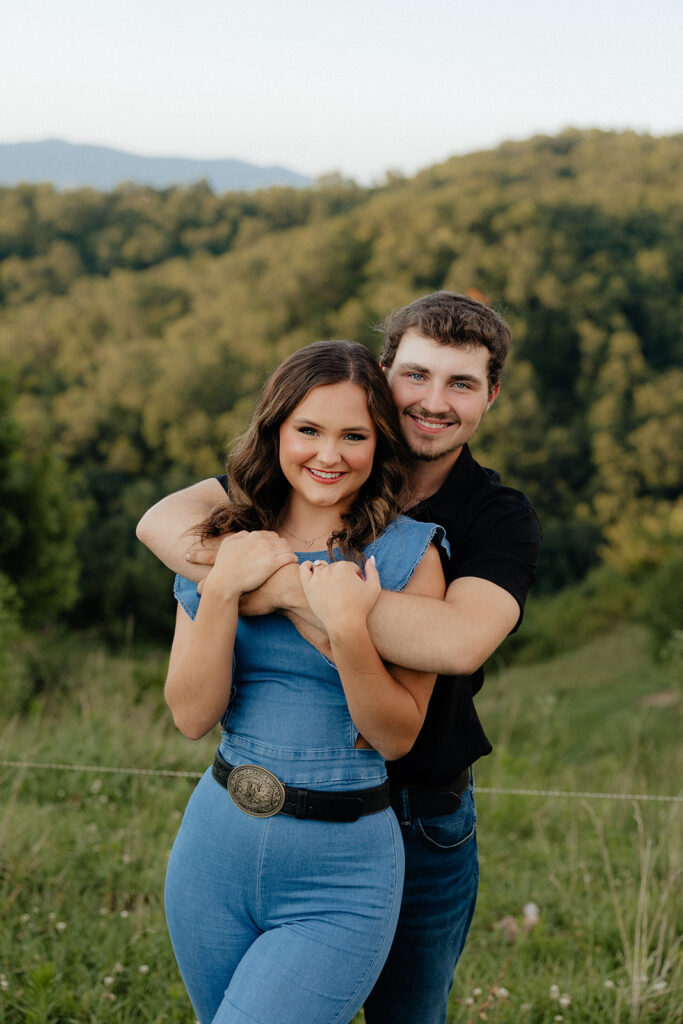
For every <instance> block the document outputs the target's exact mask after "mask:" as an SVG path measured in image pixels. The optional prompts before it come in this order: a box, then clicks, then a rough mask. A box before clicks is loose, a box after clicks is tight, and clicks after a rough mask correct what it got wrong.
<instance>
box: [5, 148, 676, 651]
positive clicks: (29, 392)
mask: <svg viewBox="0 0 683 1024" xmlns="http://www.w3.org/2000/svg"><path fill="white" fill-rule="evenodd" d="M682 164H683V136H681V135H677V136H671V137H666V138H657V139H655V138H652V137H649V136H647V135H638V134H636V133H633V132H626V133H606V132H600V131H597V130H596V131H574V130H568V131H566V132H563V133H562V134H561V135H559V136H556V137H545V136H541V137H535V138H532V139H529V140H527V141H525V142H515V143H506V144H504V145H502V146H500V147H498V148H497V149H495V150H493V151H488V152H480V153H473V154H470V155H468V156H461V157H455V158H453V159H451V160H449V161H447V162H445V163H443V164H440V165H438V166H435V167H431V168H429V169H427V170H425V171H423V172H421V173H420V174H418V175H417V176H415V177H414V178H412V179H404V178H402V177H401V176H399V175H395V174H393V175H388V176H387V179H386V181H385V182H384V184H383V185H381V186H377V187H374V188H361V187H359V186H357V185H356V184H355V183H353V182H351V181H346V180H344V179H342V178H340V177H336V176H330V177H327V178H324V179H321V180H319V181H318V182H317V183H316V185H315V186H314V187H312V188H310V189H305V190H295V189H289V188H273V189H270V190H267V191H262V192H256V193H226V194H224V195H215V194H214V193H213V192H212V191H211V189H210V188H209V187H208V186H207V185H206V184H205V183H199V184H197V185H194V186H184V187H177V188H170V189H166V190H163V191H155V190H153V189H151V188H147V187H138V186H132V185H127V186H121V187H120V188H118V189H116V190H115V191H113V192H111V193H100V192H96V191H94V190H91V189H81V190H77V191H72V192H57V191H55V190H54V189H53V188H52V187H51V186H50V185H37V186H36V185H25V186H20V187H16V188H4V189H0V301H1V303H2V309H1V311H0V361H1V363H2V368H3V369H2V377H1V378H0V479H2V490H3V499H2V510H1V512H0V516H1V519H0V571H1V572H2V573H3V574H4V581H3V586H2V588H1V590H2V598H1V599H0V633H1V634H2V637H0V639H2V638H3V637H4V638H5V639H7V638H8V637H10V635H14V634H15V633H16V631H17V630H19V631H21V629H22V628H26V627H31V628H35V627H43V628H46V627H52V628H54V626H55V624H57V625H58V626H59V625H60V624H61V627H62V628H64V627H66V628H70V629H73V628H78V629H83V628H90V629H96V630H98V631H99V632H100V633H101V634H102V635H103V636H105V637H109V638H113V639H120V638H121V637H124V636H125V637H131V636H133V635H134V636H135V637H136V638H139V639H155V638H160V637H162V636H163V637H168V636H169V635H170V633H169V630H170V622H171V616H172V611H173V608H172V599H171V595H170V580H169V577H168V573H167V571H166V570H165V569H163V567H161V566H159V565H158V564H157V563H156V562H155V560H154V559H153V558H152V557H151V556H150V555H149V554H148V553H147V552H146V551H144V550H143V549H142V547H141V546H140V545H139V544H138V543H137V542H136V540H135V533H134V530H135V523H136V521H137V519H138V518H139V517H140V515H141V514H142V512H143V511H144V510H145V509H146V508H147V507H148V506H149V505H150V504H152V503H153V502H154V501H155V500H157V499H158V498H159V497H161V496H162V495H163V494H165V493H167V492H169V491H171V490H174V489H177V488H178V487H181V486H184V485H187V484H189V483H191V482H193V481H195V480H197V479H199V478H202V477H206V476H211V475H213V474H215V473H217V472H220V471H221V465H222V458H223V455H224V453H225V449H226V445H227V444H228V443H229V441H230V439H232V438H234V437H235V436H236V434H237V433H239V431H240V430H242V429H243V427H244V426H245V424H246V422H247V419H248V416H249V413H250V409H251V406H252V403H253V401H254V398H255V396H256V394H257V392H258V389H259V387H260V385H261V383H262V381H263V379H264V376H265V375H266V373H267V372H268V371H269V370H270V369H271V368H272V367H273V366H274V365H275V364H277V363H278V362H279V361H280V360H281V359H282V358H283V357H284V356H286V355H287V354H289V353H290V352H292V351H293V350H294V349H297V348H299V347H300V346H302V345H305V344H307V343H308V342H311V341H314V340H317V339H319V338H341V337H344V338H350V339H354V340H357V341H361V342H363V343H364V344H366V345H368V346H369V347H370V348H372V349H373V350H374V351H377V350H378V348H379V342H380V337H379V334H378V333H377V331H376V329H375V327H374V325H375V324H376V323H377V322H378V321H379V320H380V319H381V318H382V317H383V316H384V315H385V314H386V313H387V312H388V311H389V310H390V309H391V308H393V307H395V306H397V305H401V304H403V303H406V302H408V301H410V300H411V299H413V298H415V297H416V296H417V295H419V294H421V293H423V292H426V291H431V290H433V289H438V288H449V289H452V290H455V291H459V292H467V293H469V294H471V295H473V296H474V297H476V298H480V299H482V300H484V301H487V302H490V303H491V304H492V305H493V306H495V307H496V308H497V309H499V310H500V311H501V312H502V313H503V314H504V316H505V317H506V318H507V319H508V321H509V322H510V324H511V326H512V329H513V339H514V341H513V346H514V347H513V353H512V356H511V359H510V362H509V365H508V370H507V374H506V379H505V382H504V386H503V389H502V391H501V394H500V397H499V399H498V400H497V402H496V404H495V406H494V407H493V409H492V411H491V413H490V414H489V415H488V416H487V417H486V418H485V420H484V422H483V425H482V428H481V429H480V431H479V434H478V436H477V438H476V439H475V442H474V444H473V450H474V454H475V456H476V457H477V458H478V459H479V461H480V462H482V463H483V464H484V465H489V466H493V467H495V468H496V469H498V470H499V471H500V473H501V475H502V476H503V478H504V479H505V481H506V482H507V483H510V484H513V485H515V486H518V487H521V488H522V489H523V490H525V491H526V492H527V493H528V494H529V495H530V497H531V498H532V500H533V502H534V504H535V506H536V508H537V510H538V512H539V515H540V517H541V520H542V524H543V531H544V537H545V542H544V549H543V556H542V562H541V565H540V569H539V580H538V585H537V588H536V593H535V598H534V600H533V601H532V602H531V603H530V607H529V612H528V616H527V624H526V626H525V629H524V630H523V631H522V632H521V633H520V634H519V636H516V637H513V638H511V640H510V641H509V642H508V647H507V648H506V649H508V650H509V651H510V655H511V656H512V655H514V656H518V657H522V656H523V655H524V656H525V657H527V658H529V657H534V656H539V655H544V654H546V653H548V650H547V648H548V646H549V645H550V647H551V648H553V645H554V648H553V649H558V648H559V647H562V646H563V645H567V644H571V643H572V642H575V641H576V639H577V636H581V635H583V634H587V635H590V633H591V632H594V631H596V630H600V629H603V628H606V627H608V626H609V625H610V624H611V623H613V622H615V621H620V620H621V619H623V618H629V617H631V618H641V619H644V620H645V621H648V622H649V624H650V625H651V626H652V627H653V636H654V637H655V638H656V644H657V649H658V650H671V649H675V650H678V648H679V647H680V637H681V636H683V632H681V630H682V629H683V623H681V622H680V621H679V619H680V615H681V608H682V607H683V582H682V580H683V565H682V562H681V559H682V557H683V555H682V552H683V499H682V498H681V482H682V478H683V460H682V458H681V452H683V358H682V356H683V352H682V340H681V329H680V328H681V283H682V280H683V223H682V222H683V174H682V173H681V171H682ZM676 567H677V568H676ZM677 638H678V639H677ZM677 644H678V647H677V646H676V645H677ZM672 645H673V647H672ZM679 656H680V655H679Z"/></svg>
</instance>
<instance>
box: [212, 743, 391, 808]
mask: <svg viewBox="0 0 683 1024" xmlns="http://www.w3.org/2000/svg"><path fill="white" fill-rule="evenodd" d="M211 773H212V775H213V777H214V779H215V780H216V782H218V783H220V785H221V786H224V787H225V788H226V789H227V791H228V793H229V794H230V796H231V798H232V800H233V801H234V803H235V804H237V806H238V807H239V808H240V810H242V811H244V812H245V814H250V815H251V816H252V817H254V818H270V817H272V815H274V814H291V815H292V816H293V817H295V818H316V819H318V820H319V821H357V820H358V818H360V817H362V815H364V814H376V813H377V811H383V810H385V809H386V808H387V807H389V793H390V789H389V783H388V782H383V783H382V785H381V786H373V787H372V788H370V789H351V790H341V791H340V792H332V793H326V792H325V791H324V790H318V789H297V788H295V787H294V786H285V785H283V783H282V782H280V780H279V779H278V778H277V776H276V775H273V773H272V772H270V771H268V769H267V768H262V767H261V766H260V765H254V764H243V765H239V766H238V767H234V766H233V765H231V764H228V762H227V761H225V760H224V759H223V758H222V757H221V755H220V754H218V753H217V754H216V758H215V760H214V762H213V768H212V769H211Z"/></svg>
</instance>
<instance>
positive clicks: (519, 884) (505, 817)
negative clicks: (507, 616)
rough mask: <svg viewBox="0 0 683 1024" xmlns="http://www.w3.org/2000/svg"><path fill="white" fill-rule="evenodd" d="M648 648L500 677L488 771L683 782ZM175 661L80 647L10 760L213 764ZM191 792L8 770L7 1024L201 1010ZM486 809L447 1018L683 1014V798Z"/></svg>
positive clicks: (665, 684)
mask: <svg viewBox="0 0 683 1024" xmlns="http://www.w3.org/2000/svg"><path fill="white" fill-rule="evenodd" d="M648 652H649V648H648V645H647V639H646V637H645V635H644V634H642V633H640V632H639V631H638V630H635V629H630V630H626V631H622V632H621V633H617V634H609V635H607V636H604V637H602V638H600V639H597V640H594V641H592V642H591V644H590V645H588V646H587V647H584V648H583V649H581V650H579V651H576V652H572V653H566V654H564V655H562V656H560V657H557V658H555V659H553V660H552V661H548V662H546V663H545V664H542V665H533V666H528V667H526V668H524V669H521V668H520V669H515V670H501V671H500V672H498V673H497V674H496V675H493V676H491V677H490V678H489V679H488V680H487V685H486V687H485V688H484V691H483V693H482V695H481V700H480V701H479V708H480V712H481V714H482V717H483V718H484V721H485V722H486V724H487V731H489V733H490V735H491V738H492V740H493V742H494V745H495V747H496V753H495V754H494V755H493V756H492V757H490V758H486V759H484V760H483V761H482V762H480V765H479V766H478V768H477V782H478V784H480V786H481V787H487V788H490V789H494V790H504V789H506V788H513V787H514V788H542V789H543V788H547V789H560V790H567V791H571V790H589V791H601V792H612V793H633V792H640V793H644V792H651V793H671V792H674V791H675V782H674V779H675V771H676V765H677V761H676V757H677V755H676V748H677V744H678V736H679V726H680V715H679V714H678V713H677V707H678V705H676V704H673V703H672V700H674V699H675V693H674V680H673V677H672V676H671V675H669V674H667V669H666V668H665V667H663V666H661V665H657V664H655V663H654V662H652V661H651V660H650V656H649V653H648ZM50 665H51V666H52V668H50ZM163 673H164V656H163V655H157V654H154V653H153V652H152V653H147V654H145V655H142V656H140V657H137V658H136V657H133V656H132V655H130V656H121V657H113V656H110V655H108V654H106V653H105V652H104V651H103V650H101V649H100V648H98V647H97V645H95V644H88V643H87V642H86V643H84V642H82V641H79V642H78V645H76V641H71V644H70V645H67V647H66V648H65V649H64V650H62V651H61V653H60V652H58V651H53V652H52V654H51V655H50V658H49V664H46V665H45V666H44V670H43V677H42V678H43V681H42V683H41V685H40V686H38V687H34V690H33V691H32V696H31V697H30V700H28V702H19V706H20V708H21V710H20V713H11V712H12V709H13V708H16V707H17V704H16V702H15V703H14V704H13V705H12V706H11V707H6V708H5V716H4V719H3V721H2V725H1V727H0V747H1V749H2V757H3V758H4V759H6V760H26V759H31V760H33V759H35V760H41V761H51V762H65V763H71V764H86V765H91V766H97V765H110V766H124V767H129V766H138V767H142V768H148V767H157V768H169V769H182V770H189V771H197V772H199V771H201V770H203V768H204V767H205V766H206V764H208V763H209V762H210V759H211V756H212V751H213V747H214V744H215V739H216V737H215V736H213V737H208V738H206V739H205V740H203V741H201V742H200V743H198V744H192V743H189V742H188V741H187V740H184V739H183V738H182V737H181V736H179V735H178V734H177V733H176V732H175V730H174V729H173V727H172V724H171V722H170V719H169V715H168V713H167V712H166V709H165V707H164V704H163V701H162V698H161V684H162V679H163ZM653 698H656V699H653ZM191 788H192V783H191V782H190V781H188V780H185V779H179V778H167V777H159V776H135V775H118V774H107V773H104V772H93V773H87V774H86V773H79V772H75V771H72V772H69V771H55V770H36V769H28V768H26V769H16V768H2V767H0V794H1V795H0V1019H1V1020H2V1021H3V1022H7V1024H20V1022H21V1024H24V1022H26V1024H28V1022H31V1024H71V1022H79V1024H80V1022H89V1024H90V1022H92V1024H105V1022H116V1024H129V1022H130V1024H133V1022H135V1024H152V1022H171V1024H192V1022H193V1021H194V1015H193V1013H192V1011H191V1008H190V1006H189V1003H188V1001H187V997H186V995H185V992H184V989H183V986H182V983H181V981H180V978H179V976H178V973H177V969H176V967H175V963H174V961H173V956H172V952H171V948H170V944H169V941H168V937H167V934H166V928H165V924H164V919H163V908H162V887H163V874H164V869H165V863H166V857H167V853H168V850H169V849H170V846H171V843H172V841H173V836H174V834H175V832H176V830H177V827H178V823H179V819H180V816H181V813H182V809H183V807H184V805H185V803H186V801H187V798H188V796H189V793H190V792H191ZM478 812H479V836H480V851H481V861H482V863H481V870H482V884H481V890H480V899H479V906H478V910H477V914H476V916H475V921H474V925H473V928H472V931H471V934H470V939H469V941H468V944H467V947H466V950H465V954H464V956H463V959H462V962H461V964H460V966H459V968H458V971H457V972H456V979H455V984H454V988H453V992H452V995H451V1002H450V1014H449V1021H451V1022H457V1024H465V1022H472V1024H474V1022H477V1021H480V1020H489V1021H497V1022H499V1024H513V1022H514V1024H517V1022H519V1021H522V1022H530V1024H545V1022H551V1021H555V1020H558V1019H563V1020H564V1021H566V1022H570V1021H576V1022H578V1021H581V1022H588V1024H604V1022H611V1021H613V1022H615V1024H626V1022H630V1021H638V1022H652V1024H674V1021H677V1020H678V1019H679V1017H678V1013H679V1006H680V998H679V995H678V993H677V991H676V986H677V984H678V981H679V978H680V947H679V946H678V945H677V939H676V935H677V926H678V922H677V919H676V904H675V892H676V881H677V878H678V860H677V858H678V850H679V846H678V843H679V840H680V835H679V833H680V805H675V804H657V803H635V804H634V803H633V802H631V801H629V800H625V801H624V800H600V801H589V800H580V799H575V798H572V797H564V798H560V799H558V798H552V797H514V796H510V795H508V794H505V793H501V792H492V793H481V794H480V796H479V798H478ZM532 902H533V903H534V904H536V907H537V908H538V913H537V918H538V919H537V920H536V919H535V917H534V915H533V914H532V915H531V917H532V918H534V921H533V923H531V918H530V917H529V911H528V909H527V913H526V916H525V913H524V907H525V904H529V903H532ZM361 1019H362V1018H361V1017H360V1015H359V1018H358V1020H361ZM416 1024H419V1022H416Z"/></svg>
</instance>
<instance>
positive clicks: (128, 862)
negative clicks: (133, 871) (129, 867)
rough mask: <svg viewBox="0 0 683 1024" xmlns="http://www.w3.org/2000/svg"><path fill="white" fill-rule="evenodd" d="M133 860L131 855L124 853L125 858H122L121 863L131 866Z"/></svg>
mask: <svg viewBox="0 0 683 1024" xmlns="http://www.w3.org/2000/svg"><path fill="white" fill-rule="evenodd" d="M132 859H133V858H132V857H131V855H130V854H129V853H124V854H123V856H122V857H121V863H122V864H130V862H131V861H132Z"/></svg>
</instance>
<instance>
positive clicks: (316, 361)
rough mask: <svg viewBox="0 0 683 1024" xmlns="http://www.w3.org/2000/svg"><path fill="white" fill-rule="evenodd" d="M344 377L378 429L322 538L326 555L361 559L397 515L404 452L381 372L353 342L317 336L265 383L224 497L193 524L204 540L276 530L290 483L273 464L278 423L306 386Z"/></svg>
mask: <svg viewBox="0 0 683 1024" xmlns="http://www.w3.org/2000/svg"><path fill="white" fill-rule="evenodd" d="M342 381H350V382H351V383H352V384H357V385H358V386H359V387H361V388H362V389H363V390H364V392H365V396H366V399H367V403H368V412H369V413H370V418H371V419H372V422H373V423H374V425H375V430H376V432H377V447H376V449H375V456H374V461H373V465H372V472H371V473H370V476H369V477H368V479H367V480H366V481H365V483H364V484H363V485H362V487H361V488H360V491H359V492H358V496H357V498H356V500H355V502H354V504H353V506H352V507H351V509H350V510H349V511H348V513H346V514H345V515H343V516H342V525H341V527H340V528H339V529H338V530H335V532H334V533H333V534H332V535H331V537H330V538H329V540H328V544H327V550H328V552H329V555H330V558H332V557H333V548H334V546H335V545H336V546H337V547H338V548H339V550H340V551H341V554H342V557H344V558H349V559H352V560H355V561H362V554H361V551H362V548H363V547H364V546H365V545H366V544H369V543H370V542H371V541H372V540H374V538H375V537H377V536H378V535H379V534H380V533H381V532H382V530H384V529H385V528H386V527H387V526H388V524H389V523H390V522H391V520H392V519H394V518H395V517H396V516H397V515H398V513H399V504H398V500H399V496H400V493H401V489H402V487H403V484H404V480H405V471H404V468H403V467H404V465H405V462H406V452H405V448H404V443H403V438H402V436H401V431H400V427H399V423H398V414H397V412H396V406H395V405H394V402H393V399H392V397H391V392H390V391H389V386H388V385H387V382H386V380H385V378H384V374H383V372H382V370H381V369H380V367H379V365H378V363H377V362H376V360H375V359H374V357H373V356H372V355H371V353H370V352H369V351H368V350H367V349H366V348H364V347H363V345H358V344H356V343H355V342H350V341H317V342H315V343H314V344H312V345H307V346H306V348H302V349H300V350H299V351H298V352H295V353H294V354H293V355H291V356H289V358H288V359H285V361H284V362H283V363H281V364H280V366H278V368H277V369H276V370H275V371H274V372H273V373H272V374H271V376H270V377H269V379H268V381H267V382H266V384H265V386H264V388H263V391H262V392H261V396H260V398H259V400H258V404H257V406H256V409H255V411H254V415H253V417H252V420H251V424H250V425H249V427H248V429H247V431H246V432H245V433H244V434H243V435H242V437H241V438H239V440H238V441H237V443H236V444H235V447H234V449H233V452H232V455H231V457H230V458H229V460H228V473H229V478H230V499H229V501H228V502H227V503H225V504H222V505H219V506H217V507H216V508H215V509H214V510H213V512H212V513H211V515H210V516H209V517H208V518H207V519H205V520H204V522H203V523H201V524H200V526H199V527H198V529H199V533H200V535H201V536H202V537H203V538H207V537H218V536H221V535H222V534H224V533H232V532H235V531H237V530H275V529H276V528H277V524H278V517H279V516H280V514H281V513H282V509H283V508H284V505H285V502H286V500H287V496H288V494H289V489H290V485H289V483H288V481H287V479H286V478H285V476H284V474H283V472H282V470H281V468H280V426H281V425H282V423H283V422H284V421H285V420H286V419H287V417H288V416H290V415H291V413H292V412H293V411H294V410H295V409H296V407H297V406H298V405H299V404H300V403H301V402H302V401H303V400H304V398H305V397H306V395H307V394H308V393H309V391H311V390H312V389H313V388H317V387H324V386H325V385H327V384H339V383H341V382H342Z"/></svg>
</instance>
